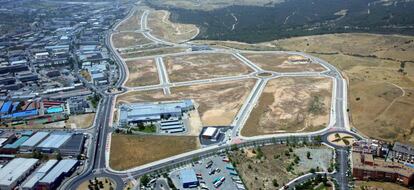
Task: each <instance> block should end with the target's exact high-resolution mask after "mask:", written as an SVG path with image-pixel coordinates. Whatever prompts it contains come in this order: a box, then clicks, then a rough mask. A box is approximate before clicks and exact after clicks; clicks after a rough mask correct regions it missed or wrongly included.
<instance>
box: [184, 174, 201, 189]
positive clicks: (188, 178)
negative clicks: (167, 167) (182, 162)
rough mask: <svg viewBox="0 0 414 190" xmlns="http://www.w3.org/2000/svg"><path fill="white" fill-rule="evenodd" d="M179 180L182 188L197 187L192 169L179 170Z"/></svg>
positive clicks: (196, 180)
mask: <svg viewBox="0 0 414 190" xmlns="http://www.w3.org/2000/svg"><path fill="white" fill-rule="evenodd" d="M180 178H181V183H182V184H183V188H193V187H197V186H198V185H199V183H198V179H197V176H196V174H195V171H194V169H184V170H181V171H180Z"/></svg>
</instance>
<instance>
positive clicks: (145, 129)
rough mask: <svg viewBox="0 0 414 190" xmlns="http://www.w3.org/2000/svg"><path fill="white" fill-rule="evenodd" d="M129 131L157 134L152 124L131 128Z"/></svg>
mask: <svg viewBox="0 0 414 190" xmlns="http://www.w3.org/2000/svg"><path fill="white" fill-rule="evenodd" d="M131 130H133V131H139V132H144V133H155V132H157V127H156V126H155V125H154V124H149V125H143V124H140V125H138V126H137V127H132V128H131Z"/></svg>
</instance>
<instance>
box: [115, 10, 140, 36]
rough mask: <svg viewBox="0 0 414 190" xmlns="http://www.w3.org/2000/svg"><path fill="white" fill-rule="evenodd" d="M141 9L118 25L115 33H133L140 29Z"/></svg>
mask: <svg viewBox="0 0 414 190" xmlns="http://www.w3.org/2000/svg"><path fill="white" fill-rule="evenodd" d="M142 13H143V9H138V10H135V11H134V13H132V14H133V15H132V16H131V17H130V18H128V19H127V20H125V21H124V22H123V23H122V24H120V25H119V26H118V27H117V28H116V29H115V30H117V31H135V30H140V29H141V15H142Z"/></svg>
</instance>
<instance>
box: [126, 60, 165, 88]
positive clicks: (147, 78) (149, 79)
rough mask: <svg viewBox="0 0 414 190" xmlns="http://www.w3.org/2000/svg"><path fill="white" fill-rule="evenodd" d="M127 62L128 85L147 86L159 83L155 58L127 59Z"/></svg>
mask: <svg viewBox="0 0 414 190" xmlns="http://www.w3.org/2000/svg"><path fill="white" fill-rule="evenodd" d="M126 64H127V66H128V70H129V75H128V80H127V82H126V84H125V85H126V86H131V87H133V86H145V85H153V84H158V83H159V79H158V74H157V67H156V65H155V61H154V59H144V60H136V61H127V62H126Z"/></svg>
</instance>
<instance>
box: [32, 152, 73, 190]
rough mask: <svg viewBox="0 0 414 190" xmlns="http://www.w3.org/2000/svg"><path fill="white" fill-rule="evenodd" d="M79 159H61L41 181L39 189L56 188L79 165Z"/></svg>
mask: <svg viewBox="0 0 414 190" xmlns="http://www.w3.org/2000/svg"><path fill="white" fill-rule="evenodd" d="M78 164H79V162H78V160H71V159H68V160H61V161H60V162H59V163H58V164H57V165H56V166H55V167H54V168H53V169H52V170H50V172H49V173H47V174H46V176H45V177H43V178H42V179H41V180H40V181H39V189H56V187H58V186H59V185H60V183H61V182H62V181H63V179H64V178H65V177H67V176H69V175H70V174H71V173H72V172H73V171H74V170H75V168H76V167H77V166H78Z"/></svg>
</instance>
